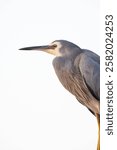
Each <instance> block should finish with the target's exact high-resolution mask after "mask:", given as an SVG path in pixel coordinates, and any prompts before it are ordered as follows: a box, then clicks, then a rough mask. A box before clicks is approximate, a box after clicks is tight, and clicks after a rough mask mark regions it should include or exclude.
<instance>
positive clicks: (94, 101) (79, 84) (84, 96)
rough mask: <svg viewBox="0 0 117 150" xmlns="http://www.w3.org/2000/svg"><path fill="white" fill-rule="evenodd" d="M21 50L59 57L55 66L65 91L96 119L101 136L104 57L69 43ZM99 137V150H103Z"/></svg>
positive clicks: (54, 62)
mask: <svg viewBox="0 0 117 150" xmlns="http://www.w3.org/2000/svg"><path fill="white" fill-rule="evenodd" d="M20 50H40V51H44V52H47V53H50V54H53V55H55V56H56V57H55V58H54V60H53V66H54V70H55V72H56V75H57V76H58V79H59V80H60V82H61V83H62V85H63V86H64V87H65V89H67V90H68V91H69V92H70V93H71V94H73V95H74V96H75V97H76V99H77V100H78V101H79V102H80V103H81V104H82V105H84V106H86V107H87V108H88V109H89V111H90V112H91V113H92V114H94V115H95V116H96V118H97V122H98V131H99V133H100V57H99V56H98V55H97V54H95V53H94V52H92V51H90V50H86V49H81V48H80V47H79V46H77V45H75V44H73V43H71V42H68V41H65V40H56V41H54V42H52V43H51V44H50V45H46V46H33V47H24V48H21V49H20ZM99 133H98V145H97V150H100V134H99Z"/></svg>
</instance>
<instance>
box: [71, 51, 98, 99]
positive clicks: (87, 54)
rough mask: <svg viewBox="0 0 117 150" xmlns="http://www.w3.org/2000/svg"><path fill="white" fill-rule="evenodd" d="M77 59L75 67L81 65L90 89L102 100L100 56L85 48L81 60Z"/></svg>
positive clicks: (80, 67)
mask: <svg viewBox="0 0 117 150" xmlns="http://www.w3.org/2000/svg"><path fill="white" fill-rule="evenodd" d="M77 57H79V56H77ZM77 59H79V58H76V60H75V63H74V65H75V67H78V66H79V70H80V72H81V74H82V76H83V78H84V81H85V83H86V85H87V87H88V89H89V91H90V92H91V94H92V95H93V96H94V97H95V98H96V99H97V100H100V57H99V56H98V55H97V54H95V53H93V52H91V51H88V50H85V51H84V52H83V53H81V54H80V60H79V61H77ZM78 63H79V64H78Z"/></svg>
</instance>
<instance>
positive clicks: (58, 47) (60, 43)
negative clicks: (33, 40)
mask: <svg viewBox="0 0 117 150" xmlns="http://www.w3.org/2000/svg"><path fill="white" fill-rule="evenodd" d="M19 50H37V51H44V52H47V53H50V54H52V55H54V56H68V55H72V54H75V51H77V52H78V50H79V51H81V49H80V48H79V47H78V46H77V45H75V44H73V43H71V42H68V41H65V40H56V41H54V42H52V43H50V44H49V45H44V46H31V47H24V48H21V49H19Z"/></svg>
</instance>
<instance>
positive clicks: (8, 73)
mask: <svg viewBox="0 0 117 150" xmlns="http://www.w3.org/2000/svg"><path fill="white" fill-rule="evenodd" d="M56 39H65V40H69V41H71V42H74V43H76V44H77V45H79V46H80V47H82V48H87V49H90V50H92V51H94V52H96V53H98V54H99V2H98V0H95V1H94V0H82V1H81V0H69V1H67V0H48V1H47V0H30V1H29V0H17V1H16V0H9V1H8V0H1V1H0V150H94V149H96V145H97V121H96V118H95V117H94V116H93V115H92V114H91V113H90V112H89V111H88V110H87V109H86V108H85V107H84V106H82V105H81V104H79V103H78V102H77V100H76V99H75V97H74V96H72V95H71V94H70V93H69V92H67V91H66V90H65V89H64V88H63V87H62V85H61V84H60V83H59V81H58V79H57V77H56V75H55V73H54V69H53V67H52V59H53V58H54V57H53V56H51V55H49V54H46V53H42V52H36V51H34V52H31V51H30V52H25V51H18V49H19V48H21V47H24V46H34V45H44V44H49V43H51V42H52V41H54V40H56Z"/></svg>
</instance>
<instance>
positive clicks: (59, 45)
mask: <svg viewBox="0 0 117 150" xmlns="http://www.w3.org/2000/svg"><path fill="white" fill-rule="evenodd" d="M54 44H55V45H57V48H59V49H60V48H61V47H62V45H61V43H60V42H58V41H54V42H52V43H51V44H50V45H54Z"/></svg>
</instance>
